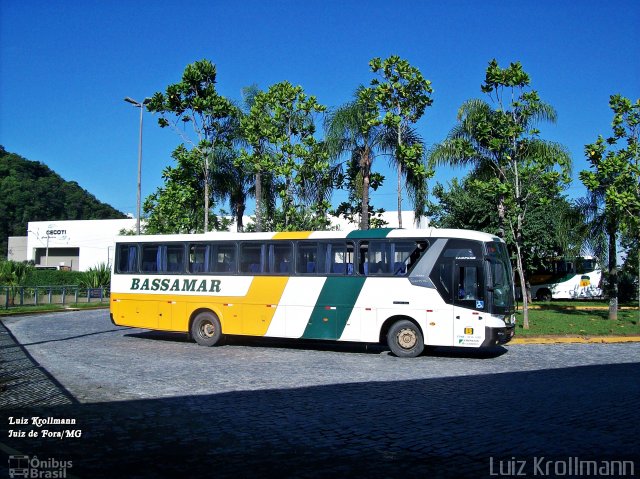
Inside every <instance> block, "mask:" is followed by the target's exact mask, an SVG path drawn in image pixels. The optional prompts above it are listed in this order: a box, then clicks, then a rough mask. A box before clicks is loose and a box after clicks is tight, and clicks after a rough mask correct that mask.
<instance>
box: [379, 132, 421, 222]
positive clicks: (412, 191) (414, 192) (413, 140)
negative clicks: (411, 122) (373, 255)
mask: <svg viewBox="0 0 640 479" xmlns="http://www.w3.org/2000/svg"><path fill="white" fill-rule="evenodd" d="M400 132H401V133H400V137H401V138H402V143H403V145H405V146H419V147H420V150H421V151H423V152H424V151H425V149H424V142H423V140H422V138H421V137H420V135H418V133H417V132H416V130H415V129H413V128H411V127H409V126H408V125H402V127H401V130H400ZM385 135H387V137H388V138H387V140H386V141H387V142H389V143H390V144H392V145H393V148H392V149H391V152H392V153H391V155H390V156H389V163H390V165H391V167H395V169H396V171H397V180H398V187H397V195H398V228H402V190H403V187H402V180H403V179H404V181H405V183H404V187H405V189H406V191H407V194H408V196H409V199H410V200H411V202H412V203H413V210H414V212H413V213H414V219H415V222H416V223H417V222H418V220H419V219H420V218H421V217H423V216H425V215H426V209H427V181H426V180H427V177H426V176H425V175H424V174H421V173H419V170H418V169H416V168H415V167H411V166H410V165H408V164H406V163H405V162H404V161H403V160H402V159H400V158H398V157H397V156H396V155H395V154H394V152H395V151H397V150H396V146H397V142H398V130H396V129H388V130H387V131H386V132H385ZM419 161H420V162H421V163H422V166H423V167H424V168H425V169H427V163H428V162H427V160H426V158H425V156H424V155H421V156H420V160H419Z"/></svg>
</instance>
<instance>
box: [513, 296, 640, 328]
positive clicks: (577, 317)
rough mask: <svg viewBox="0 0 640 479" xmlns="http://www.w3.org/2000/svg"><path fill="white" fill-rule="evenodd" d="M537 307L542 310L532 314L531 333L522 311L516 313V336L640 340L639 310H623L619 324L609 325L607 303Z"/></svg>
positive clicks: (548, 304) (566, 302)
mask: <svg viewBox="0 0 640 479" xmlns="http://www.w3.org/2000/svg"><path fill="white" fill-rule="evenodd" d="M600 303H602V304H600ZM535 304H537V305H539V306H540V309H531V310H529V326H530V329H528V330H525V329H523V328H522V311H519V312H518V313H517V315H516V336H543V335H570V336H609V335H615V336H640V324H639V316H638V308H637V307H636V308H635V309H620V310H618V320H617V321H609V320H608V319H607V318H608V317H609V311H608V309H606V307H607V306H608V304H607V303H605V302H598V303H583V302H576V301H573V302H569V301H564V302H555V301H553V302H548V303H535ZM603 306H604V308H603Z"/></svg>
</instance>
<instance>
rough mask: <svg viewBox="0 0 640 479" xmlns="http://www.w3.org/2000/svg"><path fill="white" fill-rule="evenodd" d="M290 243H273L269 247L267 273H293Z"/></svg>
mask: <svg viewBox="0 0 640 479" xmlns="http://www.w3.org/2000/svg"><path fill="white" fill-rule="evenodd" d="M291 253H292V246H291V243H288V242H283V243H273V244H270V245H269V262H268V265H269V269H268V271H269V273H275V274H291V273H293V268H292V265H293V262H292V255H291Z"/></svg>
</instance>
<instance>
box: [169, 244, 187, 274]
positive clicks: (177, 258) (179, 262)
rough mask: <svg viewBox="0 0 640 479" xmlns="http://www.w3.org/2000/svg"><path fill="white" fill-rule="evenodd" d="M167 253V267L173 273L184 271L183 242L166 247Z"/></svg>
mask: <svg viewBox="0 0 640 479" xmlns="http://www.w3.org/2000/svg"><path fill="white" fill-rule="evenodd" d="M164 251H165V253H166V255H167V258H166V261H165V263H164V264H165V267H166V269H165V270H164V271H168V272H171V273H181V272H183V271H184V246H183V245H181V244H173V245H168V246H166V247H165V250H164Z"/></svg>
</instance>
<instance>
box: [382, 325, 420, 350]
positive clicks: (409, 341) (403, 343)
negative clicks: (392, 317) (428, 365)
mask: <svg viewBox="0 0 640 479" xmlns="http://www.w3.org/2000/svg"><path fill="white" fill-rule="evenodd" d="M387 344H388V345H389V349H391V352H392V353H393V354H395V355H396V356H398V357H400V358H415V357H416V356H419V355H420V353H422V351H423V350H424V339H423V338H422V332H421V331H420V328H418V326H416V325H415V324H414V323H412V322H411V321H408V320H406V319H403V320H400V321H397V322H395V323H394V324H393V326H391V328H389V332H388V333H387Z"/></svg>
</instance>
